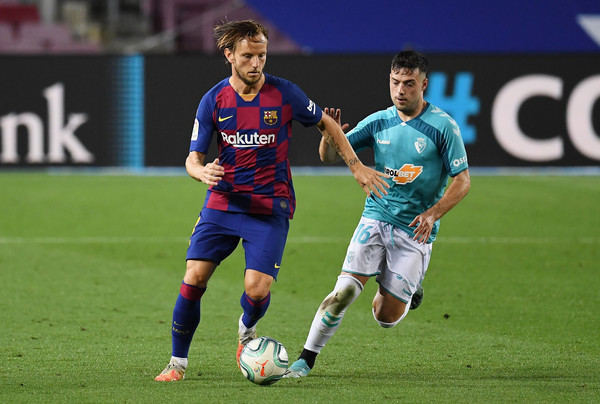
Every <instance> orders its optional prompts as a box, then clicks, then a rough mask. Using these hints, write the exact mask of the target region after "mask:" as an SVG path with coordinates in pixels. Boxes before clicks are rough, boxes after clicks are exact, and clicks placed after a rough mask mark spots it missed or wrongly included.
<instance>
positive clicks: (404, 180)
mask: <svg viewBox="0 0 600 404" xmlns="http://www.w3.org/2000/svg"><path fill="white" fill-rule="evenodd" d="M384 172H385V173H386V174H388V175H390V176H391V177H392V180H393V181H394V182H395V183H396V184H400V185H404V184H410V183H411V182H413V181H414V180H416V179H417V177H418V176H419V175H421V173H422V172H423V166H415V165H413V164H408V163H407V164H404V165H403V166H402V167H401V168H400V169H395V168H389V167H385V169H384Z"/></svg>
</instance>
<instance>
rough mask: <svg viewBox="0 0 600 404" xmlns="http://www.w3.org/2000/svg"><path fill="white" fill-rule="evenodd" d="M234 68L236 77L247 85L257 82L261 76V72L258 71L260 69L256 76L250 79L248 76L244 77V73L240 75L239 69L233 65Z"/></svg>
mask: <svg viewBox="0 0 600 404" xmlns="http://www.w3.org/2000/svg"><path fill="white" fill-rule="evenodd" d="M234 70H235V74H236V75H237V76H238V78H239V79H240V80H242V82H243V83H244V84H245V85H247V86H252V85H254V84H256V83H258V81H259V80H260V78H261V77H262V72H260V71H259V72H257V73H261V74H259V75H258V76H257V77H256V78H253V79H251V78H249V77H245V76H244V75H242V73H240V71H239V70H238V69H237V67H235V66H234Z"/></svg>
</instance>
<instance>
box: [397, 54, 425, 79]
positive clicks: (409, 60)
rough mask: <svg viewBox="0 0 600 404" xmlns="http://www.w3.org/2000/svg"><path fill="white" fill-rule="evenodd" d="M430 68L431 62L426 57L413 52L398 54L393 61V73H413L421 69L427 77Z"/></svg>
mask: <svg viewBox="0 0 600 404" xmlns="http://www.w3.org/2000/svg"><path fill="white" fill-rule="evenodd" d="M428 68H429V62H428V60H427V58H426V57H425V55H423V54H422V53H419V52H417V51H413V50H407V51H402V52H400V53H397V54H396V56H394V59H392V71H393V72H397V71H400V70H401V69H408V70H409V71H410V72H411V73H412V72H413V71H414V70H415V69H419V71H420V72H422V73H425V76H427V69H428Z"/></svg>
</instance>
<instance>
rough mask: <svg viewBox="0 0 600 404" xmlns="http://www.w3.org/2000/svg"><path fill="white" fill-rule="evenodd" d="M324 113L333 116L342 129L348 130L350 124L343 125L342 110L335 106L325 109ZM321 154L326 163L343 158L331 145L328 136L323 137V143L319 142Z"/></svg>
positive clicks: (335, 161)
mask: <svg viewBox="0 0 600 404" xmlns="http://www.w3.org/2000/svg"><path fill="white" fill-rule="evenodd" d="M323 112H324V113H326V114H327V115H329V116H330V117H332V118H333V119H334V120H335V121H336V122H337V124H338V125H339V126H340V127H341V128H342V131H344V132H346V129H348V127H349V125H348V124H347V123H345V124H343V125H342V110H341V109H339V108H338V109H335V108H327V107H325V109H324V110H323ZM319 156H320V157H321V161H322V162H323V163H325V164H332V163H337V162H338V161H340V160H341V157H340V155H339V154H337V152H336V150H335V149H334V148H333V147H331V146H330V145H329V142H328V141H327V139H326V137H325V136H323V137H321V143H320V144H319Z"/></svg>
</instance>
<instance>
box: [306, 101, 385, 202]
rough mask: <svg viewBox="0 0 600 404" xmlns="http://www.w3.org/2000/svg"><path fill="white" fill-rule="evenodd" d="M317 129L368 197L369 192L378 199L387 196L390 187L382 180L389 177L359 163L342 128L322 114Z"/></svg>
mask: <svg viewBox="0 0 600 404" xmlns="http://www.w3.org/2000/svg"><path fill="white" fill-rule="evenodd" d="M329 112H331V111H329ZM317 128H318V129H319V131H320V132H321V134H322V135H323V137H324V141H325V142H326V143H328V144H329V147H331V148H333V149H334V150H335V151H336V153H337V154H339V156H340V157H341V158H342V160H344V162H345V163H346V165H347V166H348V168H350V171H351V172H352V174H353V175H354V178H355V179H356V181H357V182H358V184H359V185H360V187H361V188H362V189H363V190H364V191H365V192H366V194H367V195H370V194H371V192H372V193H374V194H375V195H376V196H377V197H379V198H381V195H382V194H384V195H387V190H386V188H389V187H390V186H389V185H388V183H387V182H386V181H385V180H384V178H389V175H387V174H384V173H380V172H379V171H375V170H373V169H372V168H369V167H367V166H365V165H364V164H363V163H362V162H361V161H360V159H359V158H358V156H357V155H356V153H355V152H354V149H353V148H352V146H351V145H350V143H349V142H348V139H347V138H346V135H344V132H343V131H342V128H341V127H340V125H338V123H337V122H336V121H335V119H334V118H332V117H331V116H329V114H328V113H324V114H323V117H322V118H321V121H320V122H319V123H318V124H317ZM321 143H323V141H322V142H321ZM319 147H320V146H319ZM321 158H323V157H321Z"/></svg>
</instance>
